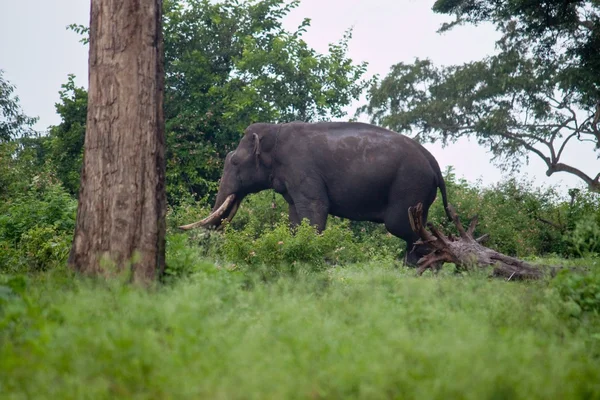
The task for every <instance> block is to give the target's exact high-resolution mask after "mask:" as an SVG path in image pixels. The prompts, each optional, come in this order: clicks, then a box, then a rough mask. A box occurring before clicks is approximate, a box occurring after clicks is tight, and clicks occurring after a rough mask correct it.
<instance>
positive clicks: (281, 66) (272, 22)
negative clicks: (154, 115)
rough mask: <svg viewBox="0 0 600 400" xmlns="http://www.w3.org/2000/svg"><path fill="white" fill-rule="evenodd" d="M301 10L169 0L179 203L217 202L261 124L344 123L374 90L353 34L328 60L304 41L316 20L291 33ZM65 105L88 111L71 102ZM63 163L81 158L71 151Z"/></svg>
mask: <svg viewBox="0 0 600 400" xmlns="http://www.w3.org/2000/svg"><path fill="white" fill-rule="evenodd" d="M297 5H298V1H292V2H289V3H286V2H285V1H284V0H252V1H244V2H240V1H236V0H224V1H220V2H211V1H207V0H193V1H183V0H165V1H164V27H163V32H164V37H165V39H164V40H165V73H166V87H165V118H166V135H167V193H168V195H169V203H171V204H172V203H175V202H177V201H178V200H179V199H180V198H181V197H183V196H186V195H189V194H190V193H191V194H193V195H195V196H196V197H198V198H202V197H205V196H207V195H208V196H214V194H215V193H216V191H217V188H218V183H217V182H218V179H219V177H220V174H221V172H222V168H223V161H224V158H225V155H226V154H227V152H228V151H230V150H231V149H233V148H235V146H236V145H237V142H238V141H239V139H240V137H241V135H242V133H243V131H244V129H245V128H246V127H247V126H248V125H250V124H251V123H253V122H288V121H293V120H303V121H315V120H319V119H328V118H331V117H342V116H344V115H345V113H344V107H346V106H348V105H350V104H351V102H352V101H353V100H355V99H358V98H359V96H360V94H361V93H362V92H363V90H364V88H365V87H366V86H367V83H368V82H367V81H365V80H363V79H362V76H363V75H364V73H365V71H366V64H365V63H361V64H355V63H354V62H353V61H352V60H351V59H349V58H348V57H347V55H346V53H347V49H348V42H349V40H350V39H351V35H350V32H347V33H346V34H345V35H344V36H343V37H342V38H341V40H340V41H339V42H337V43H334V44H331V45H330V47H329V52H328V53H327V54H320V53H317V52H316V51H315V50H314V49H311V48H310V47H308V45H307V44H306V42H305V41H304V40H302V34H303V33H304V32H305V31H306V30H307V29H308V28H309V26H310V23H309V22H310V21H309V20H305V21H304V22H303V23H302V24H301V25H300V26H299V27H298V29H297V30H295V31H293V32H289V31H286V30H285V29H284V28H283V27H282V19H283V17H284V16H285V15H286V14H288V13H289V12H290V11H291V10H292V9H293V8H295V7H296V6H297ZM71 29H74V30H76V31H77V32H79V33H86V32H87V31H86V28H85V27H81V26H72V27H71ZM84 41H85V40H84ZM71 93H72V94H70V95H69V96H70V97H71V98H72V99H76V97H73V96H77V93H75V92H71ZM78 98H81V99H83V97H78ZM63 104H64V105H65V106H68V107H72V108H74V109H75V110H76V109H77V107H79V105H78V104H79V103H77V104H75V103H71V102H67V101H65V100H64V99H63ZM66 114H67V113H66V111H65V113H64V114H63V113H62V112H61V115H66ZM75 114H76V112H72V113H69V115H75ZM70 121H71V120H69V119H65V118H63V123H61V126H62V127H61V128H60V131H63V132H67V131H69V132H71V133H74V132H75V129H72V126H71V125H70ZM58 132H59V131H57V133H58ZM69 135H70V134H69ZM63 154H64V156H63V157H67V158H70V157H71V156H70V155H67V154H70V150H67V149H66V148H65V149H64V151H63ZM212 201H213V199H212V198H210V199H209V202H211V203H212Z"/></svg>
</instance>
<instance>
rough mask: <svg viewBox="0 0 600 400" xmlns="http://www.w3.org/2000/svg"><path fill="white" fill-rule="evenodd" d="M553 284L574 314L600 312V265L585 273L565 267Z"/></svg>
mask: <svg viewBox="0 0 600 400" xmlns="http://www.w3.org/2000/svg"><path fill="white" fill-rule="evenodd" d="M552 286H553V287H555V288H556V289H557V290H558V293H559V294H560V296H561V298H562V299H563V300H564V302H565V304H566V306H567V310H568V312H569V313H570V314H571V315H572V316H575V317H577V316H579V315H581V313H582V312H595V313H600V266H595V268H592V269H591V270H590V271H589V272H588V273H585V274H582V273H577V272H573V271H569V270H566V269H565V270H563V271H561V272H560V273H559V274H558V275H557V276H556V277H555V278H554V280H553V281H552Z"/></svg>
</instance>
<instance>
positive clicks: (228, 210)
mask: <svg viewBox="0 0 600 400" xmlns="http://www.w3.org/2000/svg"><path fill="white" fill-rule="evenodd" d="M240 203H241V199H236V196H235V194H230V195H229V196H227V198H226V199H225V201H223V203H222V204H221V205H220V206H218V207H217V205H218V204H219V202H218V201H217V203H216V204H215V208H214V209H213V211H212V212H211V213H210V215H209V216H208V217H206V218H204V219H203V220H201V221H198V222H194V223H192V224H188V225H182V226H180V227H179V229H181V230H184V231H187V230H190V229H194V228H197V227H199V226H202V227H210V226H216V227H219V226H221V223H222V221H223V220H224V219H225V220H227V221H231V220H232V219H233V217H234V216H235V213H236V212H237V210H238V207H239V206H240Z"/></svg>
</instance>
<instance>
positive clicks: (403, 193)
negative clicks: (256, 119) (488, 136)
mask: <svg viewBox="0 0 600 400" xmlns="http://www.w3.org/2000/svg"><path fill="white" fill-rule="evenodd" d="M438 188H439V189H440V191H441V194H442V200H443V203H444V208H445V209H446V213H447V215H448V217H450V216H449V214H448V210H447V207H448V202H447V195H446V186H445V183H444V179H443V178H442V174H441V171H440V167H439V165H438V163H437V161H436V160H435V158H434V157H433V156H432V155H431V153H429V152H428V151H427V150H426V149H425V148H424V147H423V146H421V145H420V144H419V143H417V142H416V141H414V140H412V139H410V138H408V137H407V136H404V135H402V134H399V133H396V132H392V131H390V130H387V129H384V128H380V127H377V126H373V125H370V124H365V123H355V122H319V123H301V122H292V123H286V124H266V123H257V124H252V125H250V126H249V127H248V128H247V129H246V131H245V133H244V136H243V138H242V139H241V141H240V143H239V145H238V147H237V148H236V150H234V151H232V152H230V153H229V154H227V156H226V158H225V166H224V169H223V175H222V177H221V182H220V184H219V192H218V194H217V199H216V202H215V206H214V208H213V210H212V212H211V214H210V215H209V216H208V217H207V218H205V219H203V220H202V221H198V222H196V223H193V224H189V225H184V226H181V227H180V228H182V229H192V228H195V227H198V226H204V227H213V228H214V227H219V225H220V224H222V221H224V220H231V219H232V218H233V217H234V216H235V213H236V211H237V209H238V207H239V205H240V202H241V201H242V200H243V199H244V197H245V196H247V195H248V194H250V193H257V192H260V191H261V190H266V189H273V190H275V191H276V192H277V193H279V194H281V195H282V196H283V198H284V199H285V200H286V202H287V203H288V205H289V218H290V222H291V224H292V225H297V224H299V223H300V221H301V220H302V219H303V218H307V219H308V220H309V221H310V223H311V225H316V226H317V229H318V230H319V231H322V230H323V229H325V225H326V223H327V216H328V215H335V216H338V217H342V218H347V219H350V220H355V221H372V222H377V223H383V224H385V227H386V229H387V230H388V231H389V232H390V233H391V234H392V235H395V236H397V237H399V238H401V239H403V240H405V241H406V243H407V262H408V263H409V264H412V265H414V264H416V262H417V261H418V259H419V258H420V257H421V256H422V255H423V254H419V253H418V251H419V250H413V244H414V243H415V241H417V240H418V237H417V235H416V234H415V233H414V232H413V230H412V229H411V225H410V221H409V216H408V208H409V207H411V206H414V205H416V204H418V203H422V204H423V220H424V221H426V220H427V213H428V211H429V208H430V206H431V204H432V203H433V201H434V200H435V198H436V195H437V189H438Z"/></svg>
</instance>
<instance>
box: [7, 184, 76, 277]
mask: <svg viewBox="0 0 600 400" xmlns="http://www.w3.org/2000/svg"><path fill="white" fill-rule="evenodd" d="M76 211H77V201H76V200H75V199H73V198H72V197H71V196H70V195H69V194H68V193H67V192H66V191H65V190H64V189H63V188H62V186H61V185H60V184H59V183H57V181H56V180H55V179H54V178H53V177H52V175H49V174H41V175H38V176H36V177H34V179H33V180H32V182H31V183H30V184H29V187H28V189H27V190H26V191H25V192H24V193H21V194H16V195H14V197H12V198H11V199H10V201H9V202H7V204H5V205H4V206H3V207H1V208H0V214H1V215H0V249H2V253H1V254H0V272H17V271H38V270H45V269H48V268H51V267H52V266H55V265H58V264H60V263H63V262H65V261H66V258H67V255H68V251H69V247H70V243H71V240H72V236H73V230H74V228H75V215H76Z"/></svg>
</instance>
